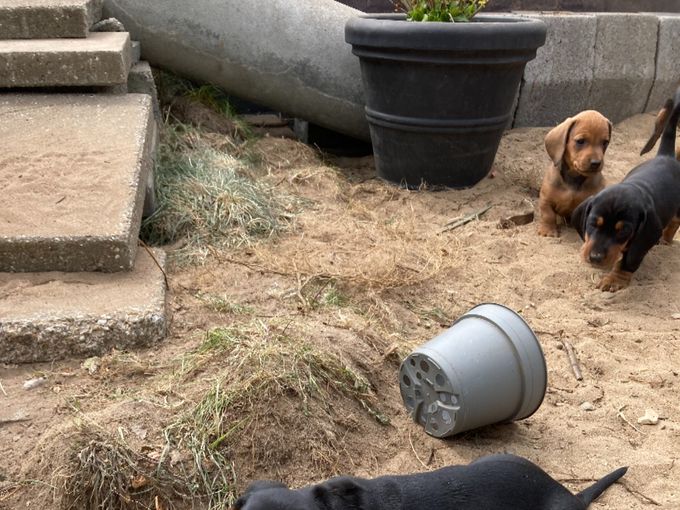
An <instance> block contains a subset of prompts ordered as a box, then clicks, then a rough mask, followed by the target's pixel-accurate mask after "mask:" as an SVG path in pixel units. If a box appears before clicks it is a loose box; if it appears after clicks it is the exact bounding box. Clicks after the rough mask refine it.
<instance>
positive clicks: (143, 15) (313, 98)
mask: <svg viewBox="0 0 680 510" xmlns="http://www.w3.org/2000/svg"><path fill="white" fill-rule="evenodd" d="M104 12H105V15H106V16H112V17H115V18H117V19H119V20H120V21H121V22H123V24H124V25H125V27H126V29H127V30H129V31H130V32H131V34H132V37H133V39H136V40H139V41H140V42H141V46H142V57H143V58H144V59H145V60H148V61H149V62H151V63H152V64H153V65H156V66H158V67H161V68H165V69H169V70H172V71H174V72H176V73H178V74H180V75H183V76H187V77H190V78H194V79H197V80H201V81H206V82H210V83H213V84H215V85H218V86H220V87H222V88H224V89H225V90H226V91H227V92H228V93H230V94H233V95H235V96H238V97H241V98H243V99H247V100H249V101H252V102H255V103H258V104H261V105H264V106H267V107H269V108H272V109H274V110H277V111H282V112H285V113H287V114H289V115H292V116H295V117H300V118H303V119H305V120H308V121H310V122H313V123H315V124H318V125H320V126H323V127H326V128H329V129H332V130H335V131H338V132H341V133H345V134H347V135H350V136H354V137H356V138H360V139H364V140H369V139H370V135H369V132H368V124H367V123H366V119H365V117H364V94H363V88H362V84H361V70H360V68H359V59H357V58H356V57H355V56H354V55H352V53H351V47H350V45H349V44H347V43H345V36H344V30H345V22H346V21H347V19H348V18H350V17H352V16H354V15H356V14H358V13H359V11H356V10H355V9H352V8H350V7H347V6H346V5H343V4H341V3H338V2H336V1H335V0H245V1H244V0H192V1H190V2H187V1H186V0H105V7H104Z"/></svg>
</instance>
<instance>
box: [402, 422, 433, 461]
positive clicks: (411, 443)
mask: <svg viewBox="0 0 680 510" xmlns="http://www.w3.org/2000/svg"><path fill="white" fill-rule="evenodd" d="M408 442H409V444H410V445H411V450H413V454H414V455H415V456H416V459H418V462H420V464H422V466H423V467H424V468H426V469H430V467H429V466H428V465H427V464H425V463H424V462H423V461H422V460H421V459H420V457H419V456H418V452H417V451H416V448H415V446H413V440H412V439H411V431H410V430H409V431H408ZM431 457H432V455H430V458H431Z"/></svg>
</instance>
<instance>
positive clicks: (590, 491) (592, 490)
mask: <svg viewBox="0 0 680 510" xmlns="http://www.w3.org/2000/svg"><path fill="white" fill-rule="evenodd" d="M626 471H628V468H627V467H622V468H619V469H617V470H616V471H613V472H611V473H609V474H608V475H607V476H605V477H604V478H602V479H600V480H598V481H597V482H595V483H594V484H593V485H591V486H590V487H588V488H587V489H584V490H582V491H581V492H579V493H578V494H577V495H576V497H577V498H579V499H580V500H581V501H583V504H584V505H585V507H586V508H587V507H588V505H590V504H591V503H592V502H593V501H595V500H596V499H597V498H598V497H600V494H602V493H603V492H604V491H605V490H607V488H608V487H609V486H610V485H612V484H613V483H614V482H616V481H617V480H618V479H619V478H621V477H622V476H623V475H625V474H626Z"/></svg>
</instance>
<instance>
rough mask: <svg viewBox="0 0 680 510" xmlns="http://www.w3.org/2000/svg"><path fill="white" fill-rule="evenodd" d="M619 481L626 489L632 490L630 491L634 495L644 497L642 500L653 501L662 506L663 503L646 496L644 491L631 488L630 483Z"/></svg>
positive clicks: (653, 503)
mask: <svg viewBox="0 0 680 510" xmlns="http://www.w3.org/2000/svg"><path fill="white" fill-rule="evenodd" d="M619 483H620V484H621V486H622V487H623V488H624V489H626V491H627V492H630V493H631V494H633V495H634V496H637V497H639V498H640V499H642V501H644V502H645V503H651V504H652V505H656V506H661V503H659V502H658V501H656V500H654V499H652V498H650V497H649V496H645V495H644V494H642V493H641V492H639V491H636V490H635V489H631V488H630V487H628V485H626V484H625V483H624V482H619Z"/></svg>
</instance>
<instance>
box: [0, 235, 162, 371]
mask: <svg viewBox="0 0 680 510" xmlns="http://www.w3.org/2000/svg"><path fill="white" fill-rule="evenodd" d="M151 253H153V257H152V256H151V255H150V254H149V253H148V252H147V251H146V250H144V249H142V250H140V251H139V254H138V256H137V262H136V264H135V265H134V268H133V269H132V270H131V271H124V272H120V273H57V272H49V273H0V363H30V362H37V361H52V360H57V359H64V358H74V357H86V356H94V355H101V354H104V353H106V352H108V351H110V350H111V349H114V348H115V349H131V348H139V347H143V346H148V345H151V344H153V343H155V342H159V341H160V340H162V339H163V338H164V337H165V333H166V329H167V323H168V318H167V315H166V306H165V293H166V287H165V279H164V275H163V273H162V271H161V269H160V268H159V267H158V265H157V264H156V261H157V262H158V263H159V264H160V266H161V267H163V266H164V264H165V254H164V253H163V252H162V251H160V250H153V251H151ZM154 259H155V261H154Z"/></svg>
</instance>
